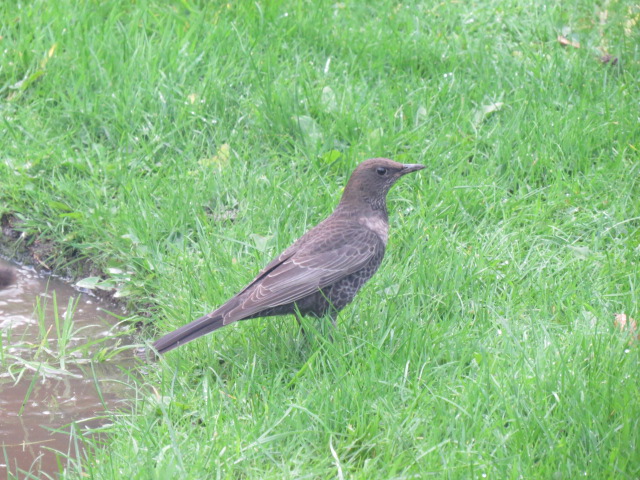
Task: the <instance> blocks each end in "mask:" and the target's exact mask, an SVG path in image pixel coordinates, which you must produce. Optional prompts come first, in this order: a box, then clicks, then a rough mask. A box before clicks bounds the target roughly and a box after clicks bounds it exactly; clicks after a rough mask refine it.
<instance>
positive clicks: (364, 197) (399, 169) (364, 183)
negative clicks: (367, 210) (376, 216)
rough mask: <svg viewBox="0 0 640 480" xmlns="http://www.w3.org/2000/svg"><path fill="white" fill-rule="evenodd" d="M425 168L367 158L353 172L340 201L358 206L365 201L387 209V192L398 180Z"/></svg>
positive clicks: (375, 206)
mask: <svg viewBox="0 0 640 480" xmlns="http://www.w3.org/2000/svg"><path fill="white" fill-rule="evenodd" d="M423 168H424V165H420V164H407V163H398V162H394V161H393V160H389V159H388V158H370V159H369V160H365V161H364V162H362V163H361V164H360V165H358V167H357V168H356V169H355V170H354V172H353V173H352V174H351V177H350V178H349V182H348V183H347V186H346V187H345V188H344V193H343V194H342V200H340V203H341V204H344V205H349V204H352V205H354V206H357V205H359V204H361V203H362V202H364V203H367V204H369V205H371V206H372V207H373V208H374V209H376V210H378V209H380V210H385V211H386V198H387V193H388V192H389V189H390V188H391V187H392V186H393V184H394V183H395V182H396V180H398V179H399V178H400V177H402V176H403V175H406V174H407V173H411V172H415V171H418V170H422V169H423Z"/></svg>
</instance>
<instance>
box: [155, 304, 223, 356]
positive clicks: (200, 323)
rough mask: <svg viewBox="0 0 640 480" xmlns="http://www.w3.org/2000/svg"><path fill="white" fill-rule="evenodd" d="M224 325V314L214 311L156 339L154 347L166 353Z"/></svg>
mask: <svg viewBox="0 0 640 480" xmlns="http://www.w3.org/2000/svg"><path fill="white" fill-rule="evenodd" d="M224 326H225V323H224V322H223V316H222V315H221V314H219V313H218V312H213V313H210V314H208V315H205V316H204V317H200V318H198V319H197V320H194V321H193V322H191V323H188V324H187V325H183V326H182V327H180V328H178V329H177V330H174V331H173V332H171V333H168V334H166V335H165V336H164V337H162V338H160V339H158V340H156V342H155V343H154V344H153V348H155V349H156V350H157V351H158V353H166V352H168V351H169V350H173V349H174V348H176V347H179V346H180V345H184V344H185V343H188V342H190V341H191V340H195V339H196V338H198V337H201V336H203V335H206V334H207V333H209V332H213V331H214V330H217V329H219V328H221V327H224Z"/></svg>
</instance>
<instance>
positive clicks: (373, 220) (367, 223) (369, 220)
mask: <svg viewBox="0 0 640 480" xmlns="http://www.w3.org/2000/svg"><path fill="white" fill-rule="evenodd" d="M358 223H359V224H360V225H362V226H364V227H366V228H368V229H369V230H371V231H373V232H374V233H375V234H376V235H378V237H380V240H382V243H383V244H384V245H385V246H386V245H387V240H388V239H389V223H388V222H387V221H386V220H385V219H384V218H380V217H378V216H363V217H359V218H358Z"/></svg>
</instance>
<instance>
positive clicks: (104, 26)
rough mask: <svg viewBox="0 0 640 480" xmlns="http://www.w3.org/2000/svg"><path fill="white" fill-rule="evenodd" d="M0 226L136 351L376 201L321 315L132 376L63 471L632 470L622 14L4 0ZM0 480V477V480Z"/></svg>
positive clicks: (552, 5)
mask: <svg viewBox="0 0 640 480" xmlns="http://www.w3.org/2000/svg"><path fill="white" fill-rule="evenodd" d="M0 20H1V21H0V120H1V122H0V179H1V180H0V215H2V219H3V226H4V227H8V226H11V227H12V228H14V229H16V230H18V231H20V232H24V238H26V239H28V242H32V245H34V246H35V247H34V248H35V251H36V254H37V260H38V262H39V263H40V264H41V265H46V266H48V267H50V268H52V269H53V270H54V271H57V272H62V273H65V274H66V275H70V276H72V277H74V278H75V279H76V280H81V279H83V278H86V277H87V276H90V275H93V276H95V272H99V273H101V274H102V279H103V280H102V281H103V283H102V287H104V288H110V287H115V292H116V295H117V296H118V297H119V298H121V299H123V300H124V301H127V302H128V303H129V305H130V307H131V309H132V311H134V312H136V313H137V314H139V315H140V318H144V319H145V324H146V326H145V328H143V329H142V330H141V333H140V340H141V342H143V341H151V340H153V339H154V338H157V336H159V335H160V334H162V333H166V332H169V331H170V330H172V329H174V328H176V327H178V326H180V325H182V324H184V323H186V322H188V321H190V320H192V319H194V318H196V317H198V316H200V315H202V314H203V313H206V312H207V311H210V310H212V309H213V308H215V307H216V306H217V305H219V304H221V303H222V302H223V301H224V300H226V299H227V298H229V297H230V296H232V295H233V294H235V293H236V292H237V291H238V290H239V289H240V288H242V287H243V286H244V285H245V283H246V282H247V281H249V280H250V279H251V278H253V276H254V275H255V274H256V273H257V271H258V270H259V269H260V268H262V267H263V266H264V265H265V264H266V263H267V262H268V261H269V260H271V259H272V258H273V257H274V256H275V255H277V254H278V253H280V251H281V250H282V249H284V248H285V247H286V246H288V245H289V244H290V243H291V242H292V241H293V240H295V239H296V238H297V237H299V236H300V235H301V234H302V233H304V232H305V231H306V230H307V229H308V228H310V227H311V226H313V225H315V224H316V223H317V222H318V221H320V220H322V219H323V218H324V217H325V216H326V215H328V214H329V213H330V212H331V211H332V209H333V207H334V206H335V205H336V204H337V202H338V200H339V197H340V194H341V191H342V188H343V186H344V184H345V182H346V180H347V178H348V175H349V173H350V172H351V171H352V170H353V168H354V167H355V165H356V164H357V163H358V162H360V161H362V160H364V159H366V158H369V157H375V156H384V157H389V158H392V159H394V160H397V161H401V162H405V163H423V164H425V165H426V167H427V168H426V169H424V170H422V171H420V172H418V173H415V174H412V175H411V176H407V177H405V178H403V179H402V180H401V181H400V182H399V183H398V185H396V186H395V187H394V189H393V190H392V191H391V193H390V195H389V198H388V205H389V214H390V224H391V228H390V238H389V244H388V246H387V254H386V257H385V260H384V262H383V264H382V267H381V269H380V271H379V272H378V273H377V274H376V275H375V276H374V277H373V279H372V280H371V281H370V282H369V283H368V284H367V286H366V287H365V288H364V289H363V290H362V291H361V293H360V294H359V295H358V297H356V299H355V301H354V302H353V303H352V304H351V305H350V306H349V307H347V308H346V309H345V310H344V311H343V312H342V313H341V315H340V317H339V319H338V328H337V330H336V331H335V332H334V333H333V341H330V340H329V339H328V337H327V336H326V335H325V334H323V333H322V332H321V330H323V328H321V325H320V323H321V322H317V321H309V322H307V323H308V325H307V327H308V328H307V330H308V331H309V332H310V333H309V334H308V335H307V336H306V337H305V336H303V335H301V334H300V332H299V329H298V325H297V324H296V322H295V320H294V319H293V318H290V317H278V318H271V319H267V320H251V321H247V322H240V323H238V324H235V325H232V326H230V327H227V328H225V329H222V330H220V331H218V332H215V333H214V334H212V335H209V336H207V337H205V338H202V339H199V340H198V341H195V342H193V343H191V344H189V345H188V346H185V347H183V348H180V349H178V350H175V351H173V352H171V353H169V354H167V355H166V357H163V358H162V359H161V360H160V361H159V362H157V363H153V364H151V365H149V366H148V367H146V368H145V369H144V374H136V375H133V376H132V382H135V389H136V393H135V395H132V398H131V399H130V408H129V409H126V410H120V411H117V412H113V413H112V419H111V421H112V424H111V425H110V426H108V427H106V428H104V432H105V434H101V435H100V436H98V437H96V436H89V435H87V438H86V443H87V445H88V450H87V452H86V454H85V455H84V456H83V457H81V458H74V459H73V462H72V463H71V464H70V466H69V467H68V468H67V470H66V471H64V472H63V474H62V477H63V478H69V479H72V478H73V479H80V478H100V479H111V478H123V479H124V478H127V479H129V478H134V479H159V480H161V479H169V478H180V479H205V478H206V479H209V478H233V479H238V478H260V479H269V478H273V479H281V478H314V479H316V478H339V479H343V478H345V479H346V478H358V479H370V478H384V479H387V478H429V477H434V478H462V479H468V478H474V479H475V478H478V479H482V478H495V479H502V478H513V479H518V478H525V479H532V478H540V479H550V478H558V479H565V478H582V477H586V478H594V479H609V478H610V479H614V478H615V479H637V478H638V477H640V455H638V451H639V450H640V389H639V387H638V385H640V353H639V352H640V350H639V346H638V342H637V341H635V342H634V340H633V339H634V338H635V337H636V336H637V335H638V332H635V333H633V334H631V333H630V332H629V329H628V328H627V329H624V331H620V329H617V328H615V327H614V322H613V320H614V316H615V314H619V313H624V314H626V315H628V316H630V317H633V318H636V319H639V320H640V308H639V306H640V153H639V150H640V120H639V118H640V82H639V81H638V79H639V78H640V48H639V46H640V6H638V5H637V2H634V1H632V0H603V1H599V2H593V1H591V0H568V1H565V2H540V1H535V0H506V1H498V0H476V1H470V2H466V1H460V2H453V1H452V2H449V1H446V2H444V1H443V2H436V1H422V2H420V1H416V2H406V3H398V2H395V1H388V0H376V1H372V2H355V1H353V2H352V1H345V2H335V1H333V0H332V1H311V0H306V1H303V0H301V1H257V2H217V1H216V2H207V1H200V2H193V1H188V0H183V1H159V0H148V1H124V0H120V1H111V2H98V1H73V0H60V1H57V2H48V1H45V0H34V1H30V2H18V1H7V2H2V3H1V4H0ZM16 478H17V477H16Z"/></svg>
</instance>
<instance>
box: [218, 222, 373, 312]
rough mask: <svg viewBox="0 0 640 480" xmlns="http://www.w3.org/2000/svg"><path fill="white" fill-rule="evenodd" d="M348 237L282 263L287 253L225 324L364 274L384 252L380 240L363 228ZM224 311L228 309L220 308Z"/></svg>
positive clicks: (248, 290) (308, 247) (242, 297)
mask: <svg viewBox="0 0 640 480" xmlns="http://www.w3.org/2000/svg"><path fill="white" fill-rule="evenodd" d="M348 233H349V234H348V235H343V237H344V238H345V241H344V242H341V243H335V242H329V241H327V242H318V243H316V242H313V243H307V244H305V245H304V247H302V248H299V249H297V250H296V251H295V252H294V253H293V254H291V255H289V256H287V257H286V258H285V259H284V260H281V261H280V262H278V260H279V259H280V258H281V257H284V256H285V253H287V251H286V250H285V252H283V254H282V255H281V256H280V257H278V259H276V260H274V261H273V262H272V263H271V264H269V265H268V266H267V268H265V269H264V270H263V272H264V273H263V274H262V275H258V277H256V279H255V280H254V281H253V282H251V283H250V284H249V285H248V286H247V287H245V289H243V290H242V292H240V294H238V295H237V296H236V297H234V299H235V300H236V301H235V302H233V303H234V306H233V308H232V309H230V310H228V311H226V312H224V316H225V317H226V318H225V322H224V323H225V324H227V323H230V322H233V321H235V320H240V319H241V318H246V317H248V316H250V315H253V314H256V313H258V312H260V311H262V310H265V309H267V308H272V307H276V306H279V305H286V304H288V303H292V302H295V301H297V300H300V299H301V298H304V297H306V296H307V295H311V294H313V293H315V292H317V291H318V290H319V289H321V288H324V287H326V286H327V285H331V284H332V283H335V282H336V281H338V280H340V279H341V278H343V277H346V276H347V275H350V274H352V273H353V272H356V271H358V270H360V269H361V268H363V267H364V266H365V265H366V264H367V263H368V262H369V261H370V260H371V259H372V258H373V257H374V256H375V255H376V254H379V253H380V251H381V250H384V245H383V243H382V241H381V240H380V238H379V237H378V236H377V235H376V234H375V233H373V232H372V231H370V230H367V229H362V228H359V229H354V230H353V231H352V232H348ZM332 244H334V246H332ZM294 245H295V244H294ZM269 267H271V268H269ZM223 309H224V306H223V307H221V308H220V310H223ZM224 310H226V309H224Z"/></svg>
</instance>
